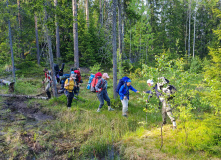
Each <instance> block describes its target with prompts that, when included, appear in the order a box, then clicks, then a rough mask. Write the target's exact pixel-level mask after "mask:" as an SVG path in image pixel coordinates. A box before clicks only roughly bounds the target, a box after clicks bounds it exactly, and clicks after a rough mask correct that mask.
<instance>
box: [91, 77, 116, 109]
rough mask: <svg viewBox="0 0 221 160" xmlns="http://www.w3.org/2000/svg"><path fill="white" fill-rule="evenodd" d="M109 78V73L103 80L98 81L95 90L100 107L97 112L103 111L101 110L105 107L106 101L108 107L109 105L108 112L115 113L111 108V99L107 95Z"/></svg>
mask: <svg viewBox="0 0 221 160" xmlns="http://www.w3.org/2000/svg"><path fill="white" fill-rule="evenodd" d="M108 78H109V76H108V74H107V73H104V74H103V75H102V78H101V79H99V80H98V82H97V84H96V86H95V89H96V92H97V97H98V99H99V101H100V105H99V107H98V109H97V112H100V111H101V108H102V107H103V105H104V100H105V101H107V105H108V111H114V109H112V108H111V106H110V98H109V97H108V94H107V79H108Z"/></svg>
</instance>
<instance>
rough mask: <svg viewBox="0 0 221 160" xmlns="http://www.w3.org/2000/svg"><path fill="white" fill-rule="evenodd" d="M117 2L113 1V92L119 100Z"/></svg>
mask: <svg viewBox="0 0 221 160" xmlns="http://www.w3.org/2000/svg"><path fill="white" fill-rule="evenodd" d="M116 3H117V0H113V22H112V23H113V28H112V29H113V40H112V45H113V92H114V99H116V98H117V92H116V91H115V90H116V88H117V44H116V6H117V4H116Z"/></svg>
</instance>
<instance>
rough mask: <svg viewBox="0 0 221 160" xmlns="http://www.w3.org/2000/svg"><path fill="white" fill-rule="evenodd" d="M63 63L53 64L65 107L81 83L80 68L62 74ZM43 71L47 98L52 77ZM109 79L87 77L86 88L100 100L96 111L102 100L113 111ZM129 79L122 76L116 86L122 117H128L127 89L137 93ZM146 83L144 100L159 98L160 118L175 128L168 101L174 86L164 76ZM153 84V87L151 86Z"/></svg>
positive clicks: (100, 106)
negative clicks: (167, 118)
mask: <svg viewBox="0 0 221 160" xmlns="http://www.w3.org/2000/svg"><path fill="white" fill-rule="evenodd" d="M63 69H64V64H62V67H61V69H60V70H59V67H58V65H56V64H55V65H54V70H55V74H54V75H55V77H56V80H57V82H56V83H60V84H61V88H60V90H59V91H58V93H64V94H65V95H66V97H67V107H68V108H70V107H71V103H72V100H73V98H75V99H77V96H78V94H79V91H80V84H81V83H83V81H82V80H81V73H80V68H71V71H70V74H63ZM44 72H45V80H44V83H47V85H46V87H45V91H46V94H47V95H48V98H51V94H50V91H49V88H50V87H51V83H52V77H51V72H50V71H48V70H47V69H44ZM108 79H109V75H108V74H107V73H103V74H102V73H100V72H98V73H96V74H91V75H90V77H89V81H88V85H87V87H86V88H87V89H88V90H90V91H91V92H96V93H97V98H98V100H99V102H100V104H99V107H98V109H97V112H100V111H101V109H102V107H103V105H104V101H106V102H107V105H108V111H114V109H113V108H111V103H110V98H109V96H108V93H107V86H108V83H107V80H108ZM131 82H132V81H131V79H130V78H128V77H123V78H121V79H120V80H119V83H118V85H117V88H116V92H117V93H118V94H119V96H120V100H121V103H122V115H123V116H124V117H128V102H129V90H132V91H134V92H135V93H139V91H138V90H136V89H135V88H133V86H132V85H131ZM147 85H148V86H149V87H152V88H151V89H150V90H148V91H146V92H143V93H146V94H148V98H147V100H146V102H147V103H148V102H149V100H150V98H151V97H152V96H153V95H156V96H157V98H158V99H159V105H160V106H162V118H163V124H166V117H167V115H168V117H169V118H170V120H171V122H172V124H173V129H175V128H176V121H175V118H174V117H173V114H172V109H171V107H170V101H171V100H172V99H173V97H174V96H173V93H175V91H176V88H175V87H174V86H172V85H169V80H168V79H166V78H165V77H159V78H158V82H157V83H156V84H155V86H154V81H153V80H151V79H149V80H147ZM153 86H154V87H153Z"/></svg>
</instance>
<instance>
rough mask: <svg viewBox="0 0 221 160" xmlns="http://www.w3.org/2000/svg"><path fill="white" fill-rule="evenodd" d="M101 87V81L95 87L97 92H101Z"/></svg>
mask: <svg viewBox="0 0 221 160" xmlns="http://www.w3.org/2000/svg"><path fill="white" fill-rule="evenodd" d="M100 85H101V79H99V80H98V82H97V84H96V86H95V89H96V91H100V88H99V87H100Z"/></svg>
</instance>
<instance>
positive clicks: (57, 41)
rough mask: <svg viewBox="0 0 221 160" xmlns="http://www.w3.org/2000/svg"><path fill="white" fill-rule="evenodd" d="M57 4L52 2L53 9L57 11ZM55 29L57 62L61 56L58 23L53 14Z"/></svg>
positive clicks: (55, 1) (55, 0)
mask: <svg viewBox="0 0 221 160" xmlns="http://www.w3.org/2000/svg"><path fill="white" fill-rule="evenodd" d="M57 4H58V1H57V0H54V6H55V9H57ZM55 27H56V56H57V61H58V62H59V58H60V57H61V54H60V36H59V23H58V18H57V13H55Z"/></svg>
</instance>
